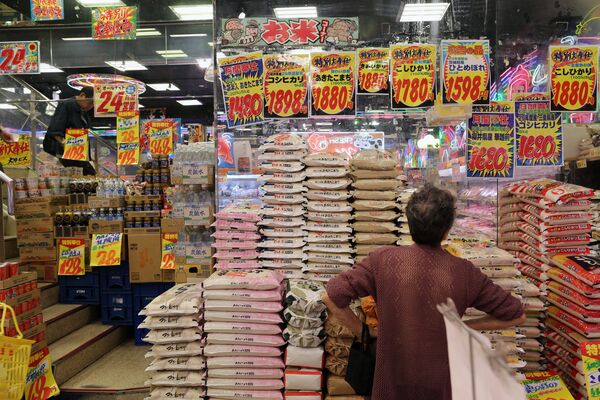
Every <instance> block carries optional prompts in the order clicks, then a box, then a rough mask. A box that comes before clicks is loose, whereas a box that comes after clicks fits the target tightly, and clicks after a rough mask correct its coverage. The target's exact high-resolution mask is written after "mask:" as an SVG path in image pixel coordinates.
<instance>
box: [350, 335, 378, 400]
mask: <svg viewBox="0 0 600 400" xmlns="http://www.w3.org/2000/svg"><path fill="white" fill-rule="evenodd" d="M361 339H362V340H361V341H360V342H359V341H357V340H355V341H354V343H352V347H350V355H349V356H348V370H347V371H346V382H348V383H349V384H350V386H352V389H354V391H355V392H356V394H358V395H361V396H369V395H370V394H371V392H372V390H373V377H374V376H375V346H373V345H372V343H370V336H369V327H368V326H367V325H366V324H363V330H362V338H361Z"/></svg>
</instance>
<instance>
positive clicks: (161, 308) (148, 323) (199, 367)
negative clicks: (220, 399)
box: [139, 283, 206, 400]
mask: <svg viewBox="0 0 600 400" xmlns="http://www.w3.org/2000/svg"><path fill="white" fill-rule="evenodd" d="M201 310H202V287H201V286H200V285H197V284H193V283H186V284H181V285H175V286H174V287H172V288H171V289H169V290H168V291H166V292H165V293H163V294H161V295H160V296H158V297H156V298H155V299H154V300H153V301H152V302H151V303H150V304H148V305H147V306H146V307H144V308H143V309H142V311H140V315H144V316H146V318H145V319H144V321H143V322H142V323H141V324H140V326H139V327H140V328H145V329H150V332H149V333H148V335H147V336H146V337H145V338H144V341H146V342H149V343H152V349H151V350H150V351H149V352H148V353H147V354H146V357H147V358H151V359H152V361H151V363H150V366H148V368H146V371H147V372H149V373H150V374H151V377H150V379H149V380H148V382H146V385H149V386H151V391H150V396H149V397H148V399H150V400H158V399H166V398H186V399H202V398H204V396H205V395H206V388H205V380H206V360H205V358H204V357H203V355H202V353H203V350H204V340H203V337H202V329H201V326H202V321H201V316H200V315H201Z"/></svg>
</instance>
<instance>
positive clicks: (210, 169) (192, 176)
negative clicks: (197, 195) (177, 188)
mask: <svg viewBox="0 0 600 400" xmlns="http://www.w3.org/2000/svg"><path fill="white" fill-rule="evenodd" d="M178 178H179V177H178ZM180 179H181V183H182V184H184V185H188V184H197V185H209V186H212V185H214V183H215V169H214V165H184V166H183V175H182V176H181V178H180ZM176 180H179V179H176ZM174 183H179V182H174Z"/></svg>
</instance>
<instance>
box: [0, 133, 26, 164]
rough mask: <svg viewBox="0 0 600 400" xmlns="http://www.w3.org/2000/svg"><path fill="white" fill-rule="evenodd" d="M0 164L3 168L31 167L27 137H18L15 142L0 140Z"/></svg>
mask: <svg viewBox="0 0 600 400" xmlns="http://www.w3.org/2000/svg"><path fill="white" fill-rule="evenodd" d="M0 164H2V166H3V167H25V168H26V167H29V166H31V141H30V138H29V136H27V135H19V141H17V142H5V141H4V140H1V139H0Z"/></svg>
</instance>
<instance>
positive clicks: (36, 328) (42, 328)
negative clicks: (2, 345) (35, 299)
mask: <svg viewBox="0 0 600 400" xmlns="http://www.w3.org/2000/svg"><path fill="white" fill-rule="evenodd" d="M45 330H46V324H43V323H42V324H39V325H36V326H34V327H33V328H30V329H29V330H27V331H25V332H23V337H24V338H25V339H32V338H33V337H35V336H36V335H38V334H40V333H42V332H44V331H45Z"/></svg>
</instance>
